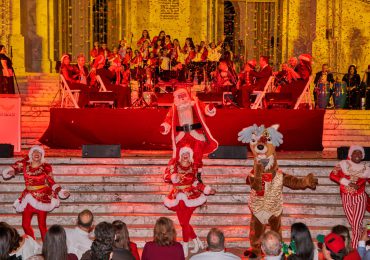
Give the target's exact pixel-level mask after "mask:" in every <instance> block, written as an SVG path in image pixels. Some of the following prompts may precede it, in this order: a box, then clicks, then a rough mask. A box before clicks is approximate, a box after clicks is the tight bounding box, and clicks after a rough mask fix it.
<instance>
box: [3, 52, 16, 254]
mask: <svg viewBox="0 0 370 260" xmlns="http://www.w3.org/2000/svg"><path fill="white" fill-rule="evenodd" d="M0 46H1V45H0ZM3 223H5V222H1V224H0V260H6V259H8V257H9V253H10V252H11V251H12V250H11V248H12V233H13V232H12V230H11V229H10V228H9V226H8V225H7V224H6V225H3Z"/></svg>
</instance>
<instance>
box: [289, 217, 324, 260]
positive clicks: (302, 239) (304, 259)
mask: <svg viewBox="0 0 370 260" xmlns="http://www.w3.org/2000/svg"><path fill="white" fill-rule="evenodd" d="M290 234H291V241H294V243H295V246H296V250H295V252H294V253H293V254H292V255H290V256H289V257H288V260H314V259H315V260H317V259H318V251H317V249H316V248H315V245H314V244H313V242H312V237H311V233H310V230H309V229H308V227H307V226H306V225H305V224H303V223H294V224H293V225H292V227H291V233H290Z"/></svg>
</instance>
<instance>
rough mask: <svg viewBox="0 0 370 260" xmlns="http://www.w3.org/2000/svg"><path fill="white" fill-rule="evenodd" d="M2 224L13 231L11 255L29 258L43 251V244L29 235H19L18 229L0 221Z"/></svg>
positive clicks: (0, 224)
mask: <svg viewBox="0 0 370 260" xmlns="http://www.w3.org/2000/svg"><path fill="white" fill-rule="evenodd" d="M0 226H4V227H7V228H9V229H10V230H11V232H12V240H11V250H10V252H9V256H14V257H22V259H28V258H29V257H31V256H34V255H37V254H40V253H41V245H39V243H37V242H36V241H35V240H34V239H33V238H32V237H30V236H28V235H26V234H25V235H23V236H22V237H21V236H20V235H19V233H18V231H17V230H16V229H15V228H14V227H12V226H10V225H9V224H7V223H5V222H0Z"/></svg>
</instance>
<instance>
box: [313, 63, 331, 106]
mask: <svg viewBox="0 0 370 260" xmlns="http://www.w3.org/2000/svg"><path fill="white" fill-rule="evenodd" d="M334 82H335V80H334V76H333V74H332V73H330V72H329V66H328V64H323V65H322V70H321V71H319V72H317V73H316V76H315V80H314V85H315V89H314V93H315V94H314V100H315V104H317V94H318V91H319V88H318V87H319V84H320V83H322V84H327V83H330V84H334ZM333 91H334V90H333V87H332V86H330V92H329V100H330V97H332V96H333ZM329 102H330V101H329ZM329 106H331V105H330V103H329Z"/></svg>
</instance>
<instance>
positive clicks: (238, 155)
mask: <svg viewBox="0 0 370 260" xmlns="http://www.w3.org/2000/svg"><path fill="white" fill-rule="evenodd" d="M247 155H248V150H247V146H219V147H218V148H217V150H216V151H214V152H213V153H211V154H209V155H208V158H210V159H246V158H247Z"/></svg>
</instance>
